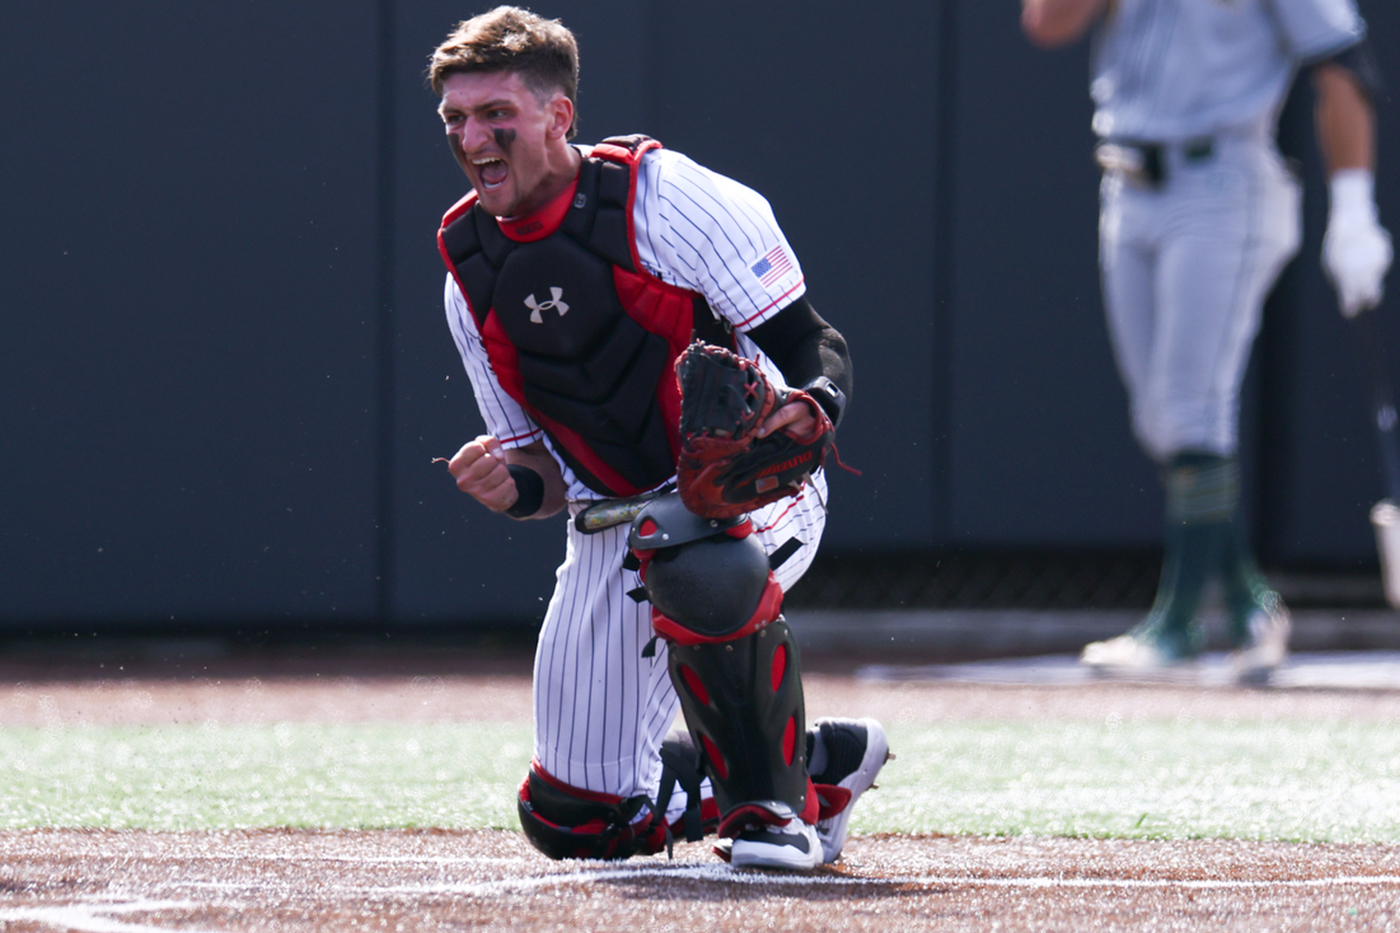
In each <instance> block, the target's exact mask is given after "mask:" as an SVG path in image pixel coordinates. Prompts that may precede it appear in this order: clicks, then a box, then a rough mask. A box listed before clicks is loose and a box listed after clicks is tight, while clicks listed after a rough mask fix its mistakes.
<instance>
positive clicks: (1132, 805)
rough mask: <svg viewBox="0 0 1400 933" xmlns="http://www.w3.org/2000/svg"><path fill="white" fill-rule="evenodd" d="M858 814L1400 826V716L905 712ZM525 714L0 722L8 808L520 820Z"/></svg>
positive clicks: (290, 818) (1096, 832)
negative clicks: (894, 756)
mask: <svg viewBox="0 0 1400 933" xmlns="http://www.w3.org/2000/svg"><path fill="white" fill-rule="evenodd" d="M890 740H891V746H892V747H893V748H894V750H895V751H896V752H897V753H898V755H899V757H898V760H896V761H894V762H892V763H891V764H890V765H889V766H888V767H887V768H886V770H885V772H884V773H883V774H882V776H881V780H880V785H881V787H880V790H878V791H876V792H874V793H871V794H869V795H868V796H866V797H865V798H863V799H862V800H861V802H860V806H859V808H858V809H857V811H856V813H855V816H854V819H853V824H852V829H853V831H855V832H877V831H910V832H940V833H953V834H976V835H1020V834H1032V835H1072V836H1105V837H1125V838H1155V839H1187V838H1200V837H1218V838H1239V839H1271V840H1307V841H1331V842H1383V843H1395V842H1400V724H1397V725H1390V724H1384V723H1353V722H1296V721H1276V722H1248V723H1229V722H1226V723H1222V722H1206V721H1176V720H1168V721H1153V722H1146V723H1131V724H1129V723H1122V724H1115V723H1105V724H1097V725H1096V724H1089V723H1083V722H1065V721H1046V722H1040V723H1025V722H1016V723H997V722H960V723H948V724H942V725H937V726H909V725H905V726H896V727H893V728H891V729H890ZM529 758H530V735H529V729H528V727H526V726H523V725H518V724H508V725H481V724H431V725H405V724H398V723H383V724H358V725H347V724H337V725H325V724H314V723H281V724H278V725H275V726H248V725H217V724H203V725H189V726H161V727H130V726H128V727H95V726H84V727H64V728H59V727H49V728H26V729H4V730H0V791H2V792H0V828H5V829H19V828H30V827H109V828H117V829H137V828H139V829H154V830H184V829H226V828H239V827H260V826H298V827H325V828H375V827H422V826H438V827H508V828H515V825H516V823H515V809H514V794H515V788H516V786H517V784H518V783H519V781H520V778H521V776H522V774H523V773H524V770H525V767H526V765H527V764H528V762H529Z"/></svg>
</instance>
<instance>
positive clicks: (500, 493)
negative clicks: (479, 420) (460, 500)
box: [447, 434, 519, 512]
mask: <svg viewBox="0 0 1400 933" xmlns="http://www.w3.org/2000/svg"><path fill="white" fill-rule="evenodd" d="M447 470H448V472H449V473H451V474H452V477H453V479H455V480H456V481H457V488H458V489H460V490H462V492H465V493H466V494H467V495H469V496H471V497H472V498H474V499H476V501H478V502H480V503H481V504H482V505H484V506H486V507H487V508H488V509H490V510H491V511H493V512H504V511H505V510H506V509H508V508H510V507H511V506H512V505H514V504H515V500H516V498H517V497H518V495H519V494H518V493H517V492H516V489H515V480H513V479H511V476H510V471H509V470H508V469H507V468H506V455H505V451H504V450H502V449H501V442H500V441H499V440H497V439H496V438H494V437H491V436H489V435H485V434H483V435H482V436H481V437H478V438H477V439H476V440H473V441H469V442H468V443H466V444H464V445H463V446H462V449H461V450H459V451H457V453H456V454H455V455H454V456H453V457H452V459H451V460H449V461H447Z"/></svg>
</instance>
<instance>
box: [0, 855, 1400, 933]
mask: <svg viewBox="0 0 1400 933" xmlns="http://www.w3.org/2000/svg"><path fill="white" fill-rule="evenodd" d="M0 859H3V867H0V929H4V930H5V931H7V933H9V931H13V933H20V931H26V933H27V931H38V930H53V929H60V930H81V931H112V933H153V931H164V930H185V931H192V933H194V931H207V933H213V931H230V933H231V931H239V933H243V931H247V933H253V931H291V930H298V931H331V930H335V931H359V930H365V931H371V930H373V931H380V930H414V931H417V930H475V929H485V930H530V931H556V930H557V931H561V933H579V931H594V930H599V931H601V930H606V931H616V930H622V929H628V928H630V929H635V930H658V931H660V930H677V931H681V930H684V931H694V930H724V931H735V933H741V931H751V930H752V931H757V930H790V931H817V930H843V931H844V930H849V931H890V930H942V931H962V930H969V931H970V930H979V931H981V930H1035V931H1052V930H1056V931H1057V930H1064V931H1076V933H1085V931H1099V930H1103V931H1108V930H1127V929H1133V930H1231V931H1233V930H1240V931H1246V930H1247V931H1260V930H1327V931H1333V930H1338V929H1342V930H1393V929H1396V928H1397V926H1400V854H1397V852H1396V851H1395V850H1393V849H1391V848H1387V847H1373V846H1291V845H1273V844H1271V845H1258V844H1247V843H1224V842H1175V843H1166V842H1110V841H1095V840H1070V839H968V838H947V837H894V836H873V837H864V838H855V839H853V840H852V841H851V843H850V845H849V847H848V849H847V854H846V857H845V858H844V860H843V861H842V862H841V863H839V864H838V865H837V866H836V867H833V868H828V869H823V870H821V871H819V872H816V873H814V874H812V875H799V876H793V875H784V874H778V873H768V872H757V871H749V872H736V871H732V870H731V869H729V868H728V867H726V866H723V865H721V864H719V863H717V862H716V861H715V859H714V858H713V857H712V856H710V855H709V854H708V853H707V852H706V851H705V850H704V847H703V846H702V845H700V844H695V845H682V846H680V847H678V849H677V852H676V858H675V859H674V860H673V861H668V860H667V859H665V858H664V857H661V856H657V857H653V858H648V859H638V860H634V861H631V862H626V863H600V862H580V863H568V864H563V863H554V862H550V861H548V860H547V859H544V858H543V857H541V856H539V855H537V854H536V853H534V851H533V850H531V849H530V848H529V846H528V845H527V844H525V843H524V842H523V840H522V839H521V837H520V836H519V835H518V834H516V833H511V832H500V831H497V832H452V833H446V832H373V833H308V832H290V831H258V832H233V833H212V834H210V833H200V834H189V833H172V834H149V833H111V832H93V833H84V832H59V831H37V832H26V833H6V834H0Z"/></svg>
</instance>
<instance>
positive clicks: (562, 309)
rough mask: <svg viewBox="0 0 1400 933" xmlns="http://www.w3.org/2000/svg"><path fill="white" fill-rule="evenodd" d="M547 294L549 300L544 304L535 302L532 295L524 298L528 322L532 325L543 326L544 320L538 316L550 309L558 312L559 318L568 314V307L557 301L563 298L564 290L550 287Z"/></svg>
mask: <svg viewBox="0 0 1400 933" xmlns="http://www.w3.org/2000/svg"><path fill="white" fill-rule="evenodd" d="M549 294H550V298H549V300H548V301H546V302H545V303H544V304H540V303H539V302H537V301H536V300H535V296H534V295H527V296H526V298H525V307H527V308H529V309H530V322H531V323H532V324H543V323H544V318H543V317H542V316H540V312H541V311H548V310H549V309H550V308H553V309H554V310H555V311H558V312H559V316H560V317H563V316H564V315H566V314H568V313H569V306H568V305H566V304H564V302H562V301H560V300H559V299H560V298H563V297H564V289H562V288H556V287H554V286H550V289H549Z"/></svg>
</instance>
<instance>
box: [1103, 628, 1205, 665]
mask: <svg viewBox="0 0 1400 933" xmlns="http://www.w3.org/2000/svg"><path fill="white" fill-rule="evenodd" d="M1203 640H1204V639H1203V635H1202V632H1201V631H1200V630H1199V628H1195V627H1193V628H1191V629H1188V630H1187V631H1175V630H1169V629H1166V628H1164V627H1163V626H1161V625H1160V624H1154V623H1152V622H1145V623H1143V624H1142V625H1139V626H1138V627H1137V628H1134V629H1133V630H1132V631H1131V632H1128V633H1127V634H1126V635H1119V636H1118V637H1117V638H1110V639H1108V640H1107V641H1095V642H1090V643H1089V644H1087V645H1085V646H1084V650H1083V651H1081V652H1080V653H1079V663H1080V664H1083V665H1085V666H1086V667H1090V668H1093V669H1094V671H1095V672H1097V673H1105V674H1108V673H1116V672H1122V673H1132V674H1153V673H1170V672H1172V671H1180V670H1183V669H1185V668H1187V667H1188V665H1190V664H1191V663H1192V662H1194V661H1195V660H1196V658H1197V657H1199V656H1200V653H1201V647H1202V646H1201V644H1200V643H1201V641H1203Z"/></svg>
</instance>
